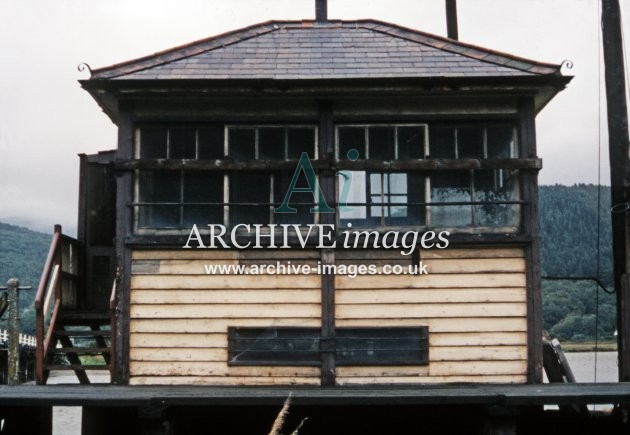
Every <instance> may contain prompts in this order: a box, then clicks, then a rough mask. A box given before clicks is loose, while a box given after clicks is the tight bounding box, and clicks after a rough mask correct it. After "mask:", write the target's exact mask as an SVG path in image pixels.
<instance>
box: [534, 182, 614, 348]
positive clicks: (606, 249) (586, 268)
mask: <svg viewBox="0 0 630 435" xmlns="http://www.w3.org/2000/svg"><path fill="white" fill-rule="evenodd" d="M599 193H600V198H599V201H600V203H599V204H598V188H597V186H595V185H592V184H576V185H573V186H559V185H556V186H541V187H540V228H541V238H542V252H541V255H542V269H543V276H545V275H548V276H549V275H551V276H590V277H594V276H597V277H598V278H599V279H600V280H601V281H602V282H603V283H604V284H605V285H606V287H608V288H609V289H612V286H613V263H612V230H611V222H610V187H609V186H602V187H601V190H600V192H599ZM598 213H599V218H600V227H599V249H600V253H599V255H600V259H599V274H598V267H597V266H598V261H597V246H598V231H597V214H598ZM597 292H598V293H597ZM598 298H599V300H598ZM597 303H598V304H599V308H598V307H597V305H596V304H597ZM597 313H599V318H598V317H597V316H596V314H597ZM543 318H544V325H545V329H547V330H548V331H550V332H551V333H552V334H553V335H556V336H557V337H558V338H560V339H561V340H563V339H564V340H593V339H594V338H595V330H596V323H597V330H598V338H599V339H609V340H610V339H613V333H614V331H615V318H616V317H615V295H614V294H608V293H605V292H603V291H601V290H597V286H596V285H595V284H594V283H592V282H589V281H579V282H575V281H550V280H543Z"/></svg>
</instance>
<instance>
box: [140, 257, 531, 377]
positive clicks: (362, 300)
mask: <svg viewBox="0 0 630 435" xmlns="http://www.w3.org/2000/svg"><path fill="white" fill-rule="evenodd" d="M276 254H277V256H276ZM132 258H133V273H132V280H131V282H132V292H131V324H130V329H131V343H130V344H131V350H130V356H131V362H130V373H131V380H130V382H131V383H132V384H138V385H140V384H147V385H155V384H182V385H183V384H208V385H277V384H283V385H317V384H319V368H317V367H230V366H228V365H227V363H226V361H227V356H228V352H227V334H226V331H227V328H228V327H229V326H243V327H272V326H277V327H282V326H287V327H295V326H302V327H320V326H321V317H320V316H321V291H320V285H321V281H320V277H319V276H318V275H316V274H310V275H299V276H295V275H259V276H254V275H237V274H225V275H206V274H205V270H204V264H210V263H212V264H216V265H219V264H220V265H239V264H240V265H245V266H246V267H251V266H252V265H255V264H274V262H275V261H280V262H284V263H286V262H287V261H291V262H292V263H293V264H295V265H299V264H309V265H310V266H311V267H313V266H315V264H316V263H317V260H318V258H319V252H317V251H291V252H288V251H277V252H273V253H272V252H270V251H265V252H261V251H225V250H224V251H209V250H178V251H135V252H134V253H133V256H132ZM421 259H422V261H423V262H424V264H425V265H427V268H428V271H429V275H424V276H412V275H399V276H395V275H389V276H386V275H382V274H377V275H374V276H358V277H356V278H350V277H346V276H337V277H336V278H335V288H336V291H335V300H336V325H337V327H384V326H392V327H395V326H419V325H423V326H424V325H426V326H428V327H429V340H430V342H429V345H430V349H429V361H430V364H429V365H427V366H401V367H392V366H388V367H337V382H338V383H339V384H340V385H351V384H398V383H401V384H405V383H423V384H424V383H426V384H431V383H452V382H481V383H523V382H526V369H527V364H526V358H527V321H526V317H525V316H526V274H525V270H526V268H525V259H524V253H523V250H522V249H517V248H501V249H488V248H470V249H450V248H449V249H445V250H437V249H433V250H427V251H423V252H422V253H421ZM336 260H337V264H344V265H350V264H377V265H378V266H379V267H378V272H379V273H380V272H382V270H383V269H382V266H383V265H384V264H400V265H403V266H404V265H405V264H410V263H411V258H410V257H408V256H401V255H400V254H399V253H395V252H393V251H391V250H390V251H364V250H359V251H339V252H338V253H337V255H336Z"/></svg>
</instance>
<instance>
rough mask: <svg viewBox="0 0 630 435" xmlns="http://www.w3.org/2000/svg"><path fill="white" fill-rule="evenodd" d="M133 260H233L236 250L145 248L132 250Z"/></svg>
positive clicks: (236, 255) (236, 254)
mask: <svg viewBox="0 0 630 435" xmlns="http://www.w3.org/2000/svg"><path fill="white" fill-rule="evenodd" d="M131 258H132V259H133V260H234V259H237V258H238V251H236V250H232V249H178V250H176V251H175V250H163V249H147V250H144V249H143V250H134V251H133V253H132V254H131Z"/></svg>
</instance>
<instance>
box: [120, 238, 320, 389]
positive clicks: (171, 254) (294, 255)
mask: <svg viewBox="0 0 630 435" xmlns="http://www.w3.org/2000/svg"><path fill="white" fill-rule="evenodd" d="M318 256H319V253H318V252H317V251H292V252H282V251H277V252H270V251H268V250H265V252H257V251H247V252H245V251H227V250H221V251H219V250H217V251H214V250H194V249H191V250H177V251H157V250H155V251H149V250H145V251H135V252H133V254H132V278H131V309H130V312H131V323H130V330H131V332H130V365H129V371H130V383H131V384H135V385H141V384H153V385H155V384H207V385H274V384H280V385H300V384H303V385H315V384H319V382H320V372H319V368H318V367H302V366H296V367H254V366H249V367H243V366H229V365H228V364H227V360H228V351H227V328H228V327H229V326H248V327H272V326H301V327H304V326H310V327H320V326H321V291H320V288H321V278H320V277H319V276H318V275H314V274H312V275H307V276H302V275H300V276H299V277H296V275H239V274H234V273H231V274H229V273H226V274H221V275H219V274H214V275H207V274H206V271H205V266H204V265H206V264H212V265H223V266H229V265H244V266H246V267H247V268H248V272H251V266H252V265H255V264H263V263H264V264H275V262H276V261H280V262H281V263H284V264H286V263H288V262H289V261H290V262H291V263H292V264H294V265H298V266H299V265H303V264H308V265H310V266H312V267H314V266H315V265H316V262H317V258H318Z"/></svg>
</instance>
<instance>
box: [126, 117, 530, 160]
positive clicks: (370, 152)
mask: <svg viewBox="0 0 630 435" xmlns="http://www.w3.org/2000/svg"><path fill="white" fill-rule="evenodd" d="M136 143H137V147H136V158H139V159H197V160H216V159H224V158H229V159H233V160H254V159H263V160H290V159H299V158H300V156H301V155H302V153H307V154H308V156H309V157H310V158H312V159H316V158H318V155H319V152H318V145H317V128H316V127H314V126H290V127H286V126H283V127H279V126H263V127H249V126H225V127H224V126H204V127H145V128H141V129H140V130H139V138H138V140H137V141H136ZM335 154H336V157H337V158H338V159H340V160H344V159H350V160H356V159H372V160H397V159H401V160H402V159H426V158H435V159H466V158H473V159H502V158H513V157H517V155H518V150H517V147H516V140H515V129H514V128H513V127H511V126H506V125H496V126H483V127H482V126H445V125H435V126H427V125H424V124H419V125H417V124H416V125H395V126H393V125H369V126H368V125H345V126H339V127H338V128H337V129H336V141H335Z"/></svg>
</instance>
